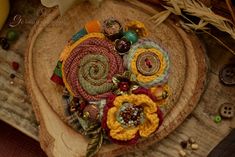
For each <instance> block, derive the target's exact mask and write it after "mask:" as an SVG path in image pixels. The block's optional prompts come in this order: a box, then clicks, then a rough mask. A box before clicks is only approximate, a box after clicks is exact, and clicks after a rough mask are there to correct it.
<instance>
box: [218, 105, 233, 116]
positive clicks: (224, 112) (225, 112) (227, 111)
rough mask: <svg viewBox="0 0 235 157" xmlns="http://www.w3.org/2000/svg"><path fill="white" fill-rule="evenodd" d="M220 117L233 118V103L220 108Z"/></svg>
mask: <svg viewBox="0 0 235 157" xmlns="http://www.w3.org/2000/svg"><path fill="white" fill-rule="evenodd" d="M220 115H221V116H222V117H223V118H232V117H233V116H234V105H233V104H231V103H224V104H222V105H221V106H220Z"/></svg>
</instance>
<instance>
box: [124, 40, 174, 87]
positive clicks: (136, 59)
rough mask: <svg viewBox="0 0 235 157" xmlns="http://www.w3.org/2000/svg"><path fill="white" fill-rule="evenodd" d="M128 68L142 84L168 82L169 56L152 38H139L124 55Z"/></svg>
mask: <svg viewBox="0 0 235 157" xmlns="http://www.w3.org/2000/svg"><path fill="white" fill-rule="evenodd" d="M124 64H125V66H126V68H127V69H128V70H129V71H131V72H132V73H133V74H134V80H135V81H136V82H138V84H139V85H140V86H143V87H146V88H149V87H153V86H155V85H161V84H164V83H166V82H167V78H168V72H169V66H170V65H169V64H170V62H169V56H168V53H167V52H166V51H164V50H163V49H162V48H161V47H160V46H159V45H158V44H156V43H155V42H153V41H151V40H146V39H145V40H143V39H142V40H139V41H138V42H137V43H136V44H134V45H133V46H132V47H131V49H130V51H129V53H128V55H126V56H125V57H124Z"/></svg>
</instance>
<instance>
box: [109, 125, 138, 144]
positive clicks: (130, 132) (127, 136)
mask: <svg viewBox="0 0 235 157" xmlns="http://www.w3.org/2000/svg"><path fill="white" fill-rule="evenodd" d="M138 130H139V128H138V127H136V128H131V129H124V128H123V130H121V131H117V130H110V136H111V137H112V138H114V139H116V140H122V141H126V140H131V139H133V138H134V137H135V135H136V133H137V131H138Z"/></svg>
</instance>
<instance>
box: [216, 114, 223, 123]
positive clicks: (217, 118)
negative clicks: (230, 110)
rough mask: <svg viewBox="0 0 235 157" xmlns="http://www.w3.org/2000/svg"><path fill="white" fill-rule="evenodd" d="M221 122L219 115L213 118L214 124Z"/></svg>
mask: <svg viewBox="0 0 235 157" xmlns="http://www.w3.org/2000/svg"><path fill="white" fill-rule="evenodd" d="M221 120H222V118H221V116H219V115H217V116H215V117H214V122H215V123H220V122H221Z"/></svg>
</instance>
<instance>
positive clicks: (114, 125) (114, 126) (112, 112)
mask: <svg viewBox="0 0 235 157" xmlns="http://www.w3.org/2000/svg"><path fill="white" fill-rule="evenodd" d="M117 110H118V109H117V108H116V107H112V108H111V109H109V111H108V115H107V126H108V128H109V129H110V130H118V131H121V130H122V129H123V128H122V127H121V124H120V123H119V122H118V121H117V120H116V112H117Z"/></svg>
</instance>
